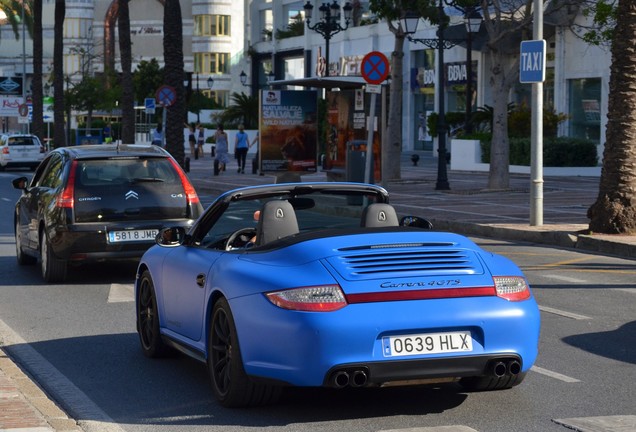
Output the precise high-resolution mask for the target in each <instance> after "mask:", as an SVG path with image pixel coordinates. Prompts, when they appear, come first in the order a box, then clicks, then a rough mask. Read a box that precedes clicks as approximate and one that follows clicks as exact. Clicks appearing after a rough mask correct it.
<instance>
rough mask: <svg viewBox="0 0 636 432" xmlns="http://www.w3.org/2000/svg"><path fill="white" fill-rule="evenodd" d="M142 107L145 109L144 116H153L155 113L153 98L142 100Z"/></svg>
mask: <svg viewBox="0 0 636 432" xmlns="http://www.w3.org/2000/svg"><path fill="white" fill-rule="evenodd" d="M144 105H145V107H146V114H154V113H155V107H156V104H155V98H146V99H144Z"/></svg>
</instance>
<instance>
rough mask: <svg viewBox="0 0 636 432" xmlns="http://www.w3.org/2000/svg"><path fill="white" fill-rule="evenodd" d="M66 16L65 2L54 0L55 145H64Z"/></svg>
mask: <svg viewBox="0 0 636 432" xmlns="http://www.w3.org/2000/svg"><path fill="white" fill-rule="evenodd" d="M65 16H66V3H65V1H64V0H55V24H54V34H53V95H54V98H55V105H54V106H53V120H54V124H55V130H54V135H53V137H54V138H53V140H54V143H55V147H64V146H66V144H67V143H66V133H65V125H66V122H65V121H64V111H65V106H64V18H65Z"/></svg>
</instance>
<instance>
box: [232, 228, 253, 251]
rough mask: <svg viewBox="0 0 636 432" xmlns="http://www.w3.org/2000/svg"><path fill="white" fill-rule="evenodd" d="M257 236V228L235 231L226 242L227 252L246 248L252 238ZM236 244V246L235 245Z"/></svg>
mask: <svg viewBox="0 0 636 432" xmlns="http://www.w3.org/2000/svg"><path fill="white" fill-rule="evenodd" d="M255 235H256V228H253V227H249V228H241V229H240V230H236V231H234V232H233V233H232V234H231V235H230V236H229V237H228V239H227V241H226V242H225V250H226V251H231V250H234V249H239V248H243V247H245V246H246V245H247V244H248V243H249V242H250V240H252V237H254V236H255ZM235 242H236V244H234V243H235Z"/></svg>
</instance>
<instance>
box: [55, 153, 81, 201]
mask: <svg viewBox="0 0 636 432" xmlns="http://www.w3.org/2000/svg"><path fill="white" fill-rule="evenodd" d="M76 172H77V160H74V161H73V162H71V170H70V171H69V173H68V180H67V181H66V186H64V190H62V193H61V194H60V196H59V197H58V198H57V201H56V202H55V206H56V207H60V208H70V209H72V208H73V205H74V203H75V198H74V196H75V173H76Z"/></svg>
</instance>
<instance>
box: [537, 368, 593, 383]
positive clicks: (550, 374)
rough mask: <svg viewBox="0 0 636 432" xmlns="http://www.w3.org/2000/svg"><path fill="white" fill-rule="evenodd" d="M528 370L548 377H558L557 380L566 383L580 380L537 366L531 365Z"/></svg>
mask: <svg viewBox="0 0 636 432" xmlns="http://www.w3.org/2000/svg"><path fill="white" fill-rule="evenodd" d="M530 370H531V371H534V372H537V373H540V374H541V375H545V376H548V377H550V378H554V379H558V380H559V381H563V382H566V383H577V382H581V381H580V380H577V379H576V378H572V377H569V376H567V375H563V374H560V373H558V372H552V371H551V370H547V369H543V368H540V367H539V366H532V367H531V368H530Z"/></svg>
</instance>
